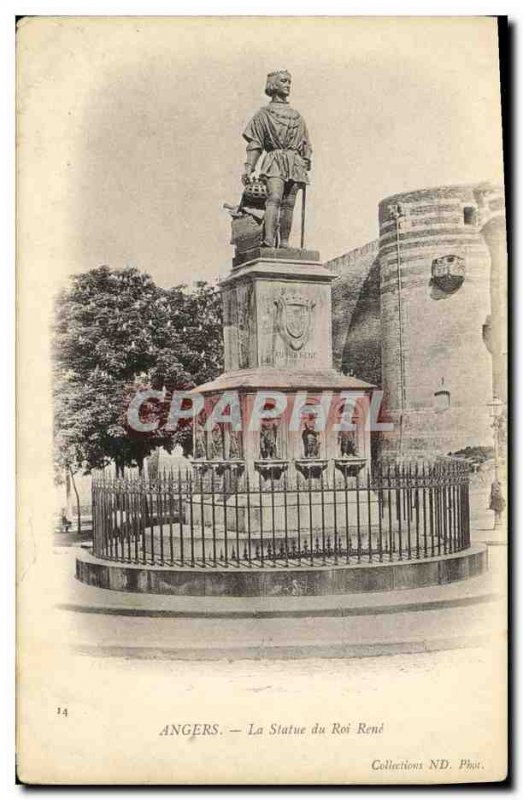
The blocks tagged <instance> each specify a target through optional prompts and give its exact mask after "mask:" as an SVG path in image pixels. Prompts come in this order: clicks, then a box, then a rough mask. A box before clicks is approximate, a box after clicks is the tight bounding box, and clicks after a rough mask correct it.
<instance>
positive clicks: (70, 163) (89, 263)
mask: <svg viewBox="0 0 523 800" xmlns="http://www.w3.org/2000/svg"><path fill="white" fill-rule="evenodd" d="M280 67H285V68H286V69H288V70H290V72H291V73H292V78H293V87H292V93H291V98H290V101H291V104H292V105H293V106H294V107H295V108H297V109H298V110H299V111H300V112H301V113H302V115H303V116H304V118H305V120H306V122H307V125H308V128H309V132H310V136H311V140H312V145H313V151H314V152H313V171H312V174H311V186H310V188H309V189H308V195H307V199H308V203H307V233H306V238H307V246H309V247H311V248H314V249H318V250H319V251H320V254H321V257H322V259H323V260H328V259H331V258H334V257H336V256H339V255H341V254H342V253H344V252H347V251H348V250H351V249H353V248H355V247H358V246H361V245H364V244H365V243H367V242H369V241H371V240H372V239H374V238H376V236H377V230H378V223H377V205H378V203H379V201H380V200H381V199H383V198H384V197H386V196H387V195H390V194H394V193H396V192H401V191H407V190H413V189H418V188H424V187H427V186H437V185H443V184H460V183H468V182H479V181H483V180H490V181H493V182H495V183H501V182H502V173H503V170H502V157H501V122H500V117H499V84H498V81H499V77H498V66H497V33H496V26H495V20H494V19H489V18H326V17H325V18H315V19H312V18H301V19H300V18H221V19H216V18H204V19H201V18H200V19H191V18H132V17H127V18H125V17H122V18H104V17H100V18H95V17H90V18H81V17H76V18H75V17H71V18H67V17H62V18H40V19H29V20H27V21H25V22H24V23H23V24H22V26H21V28H20V31H19V34H18V89H19V91H18V98H19V99H18V131H17V137H18V151H19V161H18V171H19V184H18V186H19V189H18V204H19V237H20V241H21V242H22V244H23V247H22V251H23V252H22V256H25V257H27V258H32V259H34V258H37V259H38V261H39V263H41V269H42V271H43V275H44V276H48V281H50V282H51V283H52V282H53V281H54V280H58V281H61V280H63V279H64V277H65V276H67V275H68V274H70V273H74V272H80V271H85V270H88V269H91V268H92V267H96V266H99V265H100V264H108V265H110V266H111V267H114V268H122V267H125V266H135V267H138V268H139V269H140V270H143V271H145V272H148V273H149V274H151V275H152V276H153V278H154V279H155V280H156V281H157V282H158V283H159V284H161V285H163V286H169V285H173V284H175V283H180V282H191V281H193V280H197V279H205V280H214V279H216V278H218V277H220V276H223V275H225V274H226V273H227V272H228V270H229V269H230V265H231V258H232V255H233V248H232V247H231V245H230V244H229V239H230V218H229V216H228V214H227V212H226V211H225V210H224V209H223V208H222V206H223V203H224V202H228V203H236V202H238V200H239V197H240V194H241V184H240V176H241V173H242V167H243V162H244V160H245V158H244V147H245V143H244V142H243V140H242V137H241V133H242V130H243V128H244V127H245V125H246V123H247V122H248V120H249V118H250V117H251V116H252V114H253V113H254V112H255V111H256V110H257V109H258V108H259V107H260V106H261V105H263V104H265V103H266V102H268V98H266V97H265V95H264V94H263V89H264V85H265V76H266V74H267V72H269V71H271V70H273V69H275V68H280ZM297 216H298V215H297ZM298 229H299V223H298V219H296V225H295V230H296V235H297V232H298ZM24 248H25V249H24Z"/></svg>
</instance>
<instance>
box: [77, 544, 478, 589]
mask: <svg viewBox="0 0 523 800" xmlns="http://www.w3.org/2000/svg"><path fill="white" fill-rule="evenodd" d="M486 569H487V549H486V547H485V546H484V545H475V546H473V547H470V548H468V550H464V551H463V552H461V553H453V554H450V555H446V556H439V557H437V558H427V559H424V560H423V561H398V562H393V563H385V562H383V563H373V564H356V563H352V564H349V565H346V564H339V565H337V566H333V565H331V566H324V567H320V566H314V567H306V566H301V567H289V568H287V569H284V568H272V569H271V568H268V569H260V568H255V567H234V566H230V567H229V568H228V569H223V568H213V567H206V568H205V569H203V568H194V569H193V568H188V567H186V568H179V567H165V566H163V567H158V566H147V565H143V564H123V563H118V562H111V561H105V560H102V559H98V558H95V557H94V556H92V555H90V554H89V553H85V554H82V555H81V556H78V557H77V559H76V577H77V579H78V580H79V581H82V582H83V583H86V584H89V585H91V586H98V587H100V588H104V589H115V590H119V591H124V592H148V593H151V594H173V595H176V594H178V595H188V596H200V597H201V596H214V597H218V596H224V597H260V596H261V597H277V596H289V595H290V596H293V595H294V596H300V595H304V596H306V595H335V594H351V593H357V592H384V591H391V590H393V589H413V588H418V587H422V586H434V585H437V584H445V583H451V582H453V581H459V580H464V579H466V578H472V577H474V576H476V575H480V574H482V573H483V572H485V571H486Z"/></svg>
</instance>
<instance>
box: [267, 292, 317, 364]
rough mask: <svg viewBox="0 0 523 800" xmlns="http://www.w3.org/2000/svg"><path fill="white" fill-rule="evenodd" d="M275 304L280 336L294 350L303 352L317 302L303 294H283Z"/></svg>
mask: <svg viewBox="0 0 523 800" xmlns="http://www.w3.org/2000/svg"><path fill="white" fill-rule="evenodd" d="M275 303H276V322H277V327H278V330H279V332H280V335H281V336H282V337H283V339H284V340H285V341H286V342H287V344H288V345H289V346H290V347H291V348H292V349H293V350H301V348H302V347H303V345H304V344H305V342H306V341H307V340H308V338H309V336H310V333H311V329H312V310H313V308H314V307H315V305H316V302H315V301H314V300H309V299H307V298H306V297H303V295H301V294H282V295H280V297H279V298H278V299H277V300H275Z"/></svg>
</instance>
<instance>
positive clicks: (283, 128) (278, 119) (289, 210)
mask: <svg viewBox="0 0 523 800" xmlns="http://www.w3.org/2000/svg"><path fill="white" fill-rule="evenodd" d="M290 90H291V76H290V73H289V72H287V71H286V70H277V71H276V72H270V73H269V75H268V76H267V84H266V86H265V94H267V95H268V96H269V97H270V98H271V102H270V103H269V104H268V105H266V106H263V107H262V108H260V110H259V111H258V112H257V113H256V114H255V115H254V117H253V118H252V119H251V121H250V122H249V124H248V125H247V127H246V129H245V131H244V132H243V138H244V139H246V141H247V161H246V163H245V171H244V173H243V176H242V182H243V184H244V185H245V186H248V185H249V184H250V183H251V182H252V181H253V172H254V169H255V167H256V164H257V163H258V160H259V158H260V156H261V154H262V153H263V152H265V157H264V159H263V161H262V165H261V170H260V178H261V180H262V181H263V182H264V184H265V187H266V193H267V198H266V201H265V220H264V234H263V243H262V246H264V247H277V246H278V245H279V247H288V246H289V236H290V233H291V228H292V215H293V212H294V204H295V202H296V195H297V193H298V189H300V188H302V187H304V186H305V185H306V184H307V183H309V177H308V175H307V172H308V171H309V170H310V168H311V156H312V149H311V145H310V141H309V134H308V132H307V127H306V125H305V121H304V119H303V117H302V116H301V114H299V112H298V111H296V110H295V109H293V108H291V106H290V105H289V102H288V100H287V98H288V96H289V94H290ZM278 236H279V241H278Z"/></svg>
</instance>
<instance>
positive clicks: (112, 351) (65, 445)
mask: <svg viewBox="0 0 523 800" xmlns="http://www.w3.org/2000/svg"><path fill="white" fill-rule="evenodd" d="M54 333H55V335H54V366H55V381H54V386H55V398H54V399H55V450H56V459H55V460H56V463H57V465H58V466H64V465H66V464H67V465H70V466H71V467H72V468H73V469H74V470H76V469H78V468H79V467H80V466H82V467H83V468H85V469H86V470H87V471H90V470H91V469H93V468H99V467H103V466H105V465H106V464H107V463H109V462H110V461H115V462H116V464H117V468H118V469H122V468H123V466H135V465H138V466H141V465H142V463H143V459H144V458H145V457H146V456H147V455H149V453H150V452H151V451H152V450H153V449H154V448H155V447H157V446H159V445H163V446H164V447H166V448H167V449H168V450H171V449H172V447H173V445H174V444H175V443H176V442H177V441H180V442H181V443H182V444H183V446H184V449H185V450H188V449H189V448H190V435H189V434H188V432H187V431H183V430H182V431H179V432H177V433H175V434H174V435H173V434H169V433H166V432H165V431H163V430H161V429H160V430H159V431H157V432H155V433H152V434H151V433H149V434H145V433H142V434H141V433H138V432H136V431H134V430H131V429H130V428H129V426H128V425H127V417H126V413H127V407H128V404H129V401H130V399H131V398H132V397H133V396H134V393H135V392H136V390H137V389H143V388H146V387H152V388H155V389H162V388H164V387H165V388H166V390H167V398H168V397H169V393H170V392H172V391H173V390H175V389H176V390H182V389H188V388H192V387H194V386H196V385H198V384H199V383H203V382H205V381H207V380H210V379H211V378H213V377H215V376H216V375H217V374H218V373H219V372H220V371H221V369H222V359H223V355H222V352H223V344H222V326H221V304H220V300H219V296H218V292H217V290H216V289H215V288H214V287H212V286H210V285H208V284H206V283H204V282H200V283H197V284H196V285H195V286H193V287H187V286H176V287H174V288H171V289H163V288H161V287H158V286H157V285H156V284H155V283H154V281H153V280H152V278H151V277H150V276H149V275H146V274H144V273H141V272H140V271H139V270H137V269H131V268H128V269H124V270H111V269H110V268H109V267H106V266H103V267H98V268H96V269H93V270H90V271H89V272H86V273H83V274H81V275H76V276H74V277H73V278H72V279H71V283H70V285H69V286H68V287H67V288H65V289H64V290H63V291H62V292H61V293H60V295H59V297H58V298H57V303H56V318H55V331H54ZM153 410H154V403H152V405H151V404H149V408H148V409H147V408H146V409H145V414H146V415H147V413H152V411H153Z"/></svg>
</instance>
